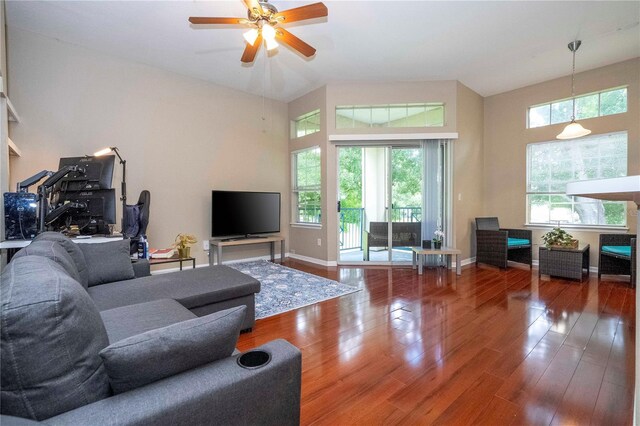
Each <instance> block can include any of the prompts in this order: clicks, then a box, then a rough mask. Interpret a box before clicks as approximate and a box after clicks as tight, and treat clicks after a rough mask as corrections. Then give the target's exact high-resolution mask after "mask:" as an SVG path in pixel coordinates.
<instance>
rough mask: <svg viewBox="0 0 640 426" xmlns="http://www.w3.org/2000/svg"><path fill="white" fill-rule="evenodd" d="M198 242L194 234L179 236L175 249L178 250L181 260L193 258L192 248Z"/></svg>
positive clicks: (175, 242)
mask: <svg viewBox="0 0 640 426" xmlns="http://www.w3.org/2000/svg"><path fill="white" fill-rule="evenodd" d="M197 242H198V240H197V239H196V237H195V235H193V234H178V235H177V236H176V239H175V241H174V243H173V248H175V249H177V250H178V257H180V259H186V258H188V257H191V246H192V245H193V244H195V243H197Z"/></svg>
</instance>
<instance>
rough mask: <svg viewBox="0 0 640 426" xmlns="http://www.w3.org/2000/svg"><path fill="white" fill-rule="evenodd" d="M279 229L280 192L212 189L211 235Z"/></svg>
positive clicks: (245, 234) (258, 232) (244, 233)
mask: <svg viewBox="0 0 640 426" xmlns="http://www.w3.org/2000/svg"><path fill="white" fill-rule="evenodd" d="M277 232H280V193H279V192H244V191H211V237H213V238H218V237H233V236H243V237H245V238H249V237H250V236H252V235H256V234H273V233H277Z"/></svg>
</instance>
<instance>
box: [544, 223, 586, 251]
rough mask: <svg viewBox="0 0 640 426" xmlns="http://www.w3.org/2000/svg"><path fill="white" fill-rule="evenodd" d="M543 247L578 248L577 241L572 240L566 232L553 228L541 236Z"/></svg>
mask: <svg viewBox="0 0 640 426" xmlns="http://www.w3.org/2000/svg"><path fill="white" fill-rule="evenodd" d="M542 241H544V245H545V246H546V247H547V248H548V249H550V248H554V247H557V248H578V240H576V239H574V238H573V236H572V235H571V234H569V233H568V232H567V231H565V230H563V229H560V227H555V228H553V229H552V230H551V231H549V232H547V233H546V234H544V235H543V236H542Z"/></svg>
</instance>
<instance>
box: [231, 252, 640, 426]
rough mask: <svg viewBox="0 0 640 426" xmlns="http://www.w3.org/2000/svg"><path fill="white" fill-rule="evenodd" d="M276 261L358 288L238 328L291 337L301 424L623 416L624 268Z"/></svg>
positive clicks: (621, 420) (627, 384)
mask: <svg viewBox="0 0 640 426" xmlns="http://www.w3.org/2000/svg"><path fill="white" fill-rule="evenodd" d="M286 265H287V266H289V267H292V268H296V269H300V270H303V271H306V272H310V273H313V274H316V275H321V276H324V277H327V278H330V279H334V280H336V281H340V282H345V283H350V284H354V285H357V286H359V288H361V291H359V292H356V293H352V294H349V295H347V296H343V297H340V298H337V299H332V300H328V301H325V302H322V303H319V304H316V305H312V306H308V307H305V308H301V309H298V310H295V311H291V312H287V313H284V314H281V315H277V316H274V317H271V318H266V319H263V320H259V321H258V322H257V324H256V327H255V328H254V331H253V332H251V333H247V334H242V335H241V336H240V340H239V342H238V347H239V348H240V350H246V349H249V348H252V347H254V346H257V345H260V344H263V343H265V342H267V341H269V340H272V339H275V338H284V339H286V340H288V341H289V342H291V343H293V344H294V345H296V346H297V347H298V348H300V350H301V351H302V370H303V372H302V407H301V422H302V424H305V425H306V424H314V425H342V424H403V425H404V424H447V425H453V424H455V425H457V424H474V425H508V424H515V425H521V424H535V425H550V424H576V425H586V424H589V423H592V424H602V425H625V424H631V422H632V418H633V413H632V411H633V386H634V377H635V367H634V362H635V355H634V354H635V352H634V351H635V290H633V289H630V288H629V286H628V282H624V281H623V280H622V279H621V280H618V281H614V280H615V278H613V279H612V280H611V281H605V280H602V281H600V282H598V280H597V277H596V276H595V275H594V274H592V276H591V277H590V279H589V280H588V281H585V282H584V283H582V284H581V283H578V282H576V281H565V280H560V279H549V278H544V277H543V278H542V279H541V280H538V277H537V273H536V270H534V271H533V273H532V272H531V271H530V270H529V269H525V268H520V267H519V266H515V267H512V268H509V269H507V270H506V271H501V270H498V269H494V268H490V267H482V266H480V267H475V266H470V267H467V268H463V272H462V275H461V276H456V275H455V274H454V273H453V272H449V271H446V270H445V269H442V268H440V269H427V270H426V271H425V274H424V275H422V276H418V274H417V273H416V272H415V271H413V270H411V269H410V268H385V267H367V268H359V267H338V268H322V267H318V266H314V265H310V264H307V263H303V262H299V261H294V260H288V261H287V262H286Z"/></svg>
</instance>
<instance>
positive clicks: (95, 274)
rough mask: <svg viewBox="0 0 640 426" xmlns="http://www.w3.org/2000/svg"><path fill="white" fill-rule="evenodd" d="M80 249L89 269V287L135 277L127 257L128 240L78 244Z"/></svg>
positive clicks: (129, 259) (129, 258)
mask: <svg viewBox="0 0 640 426" xmlns="http://www.w3.org/2000/svg"><path fill="white" fill-rule="evenodd" d="M80 249H81V250H82V253H83V254H84V259H85V261H86V262H87V269H88V270H89V287H91V286H95V285H99V284H105V283H110V282H114V281H123V280H130V279H133V278H135V276H136V275H135V273H134V271H133V266H131V257H129V240H120V241H110V242H108V243H97V244H80ZM134 303H135V302H134Z"/></svg>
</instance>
